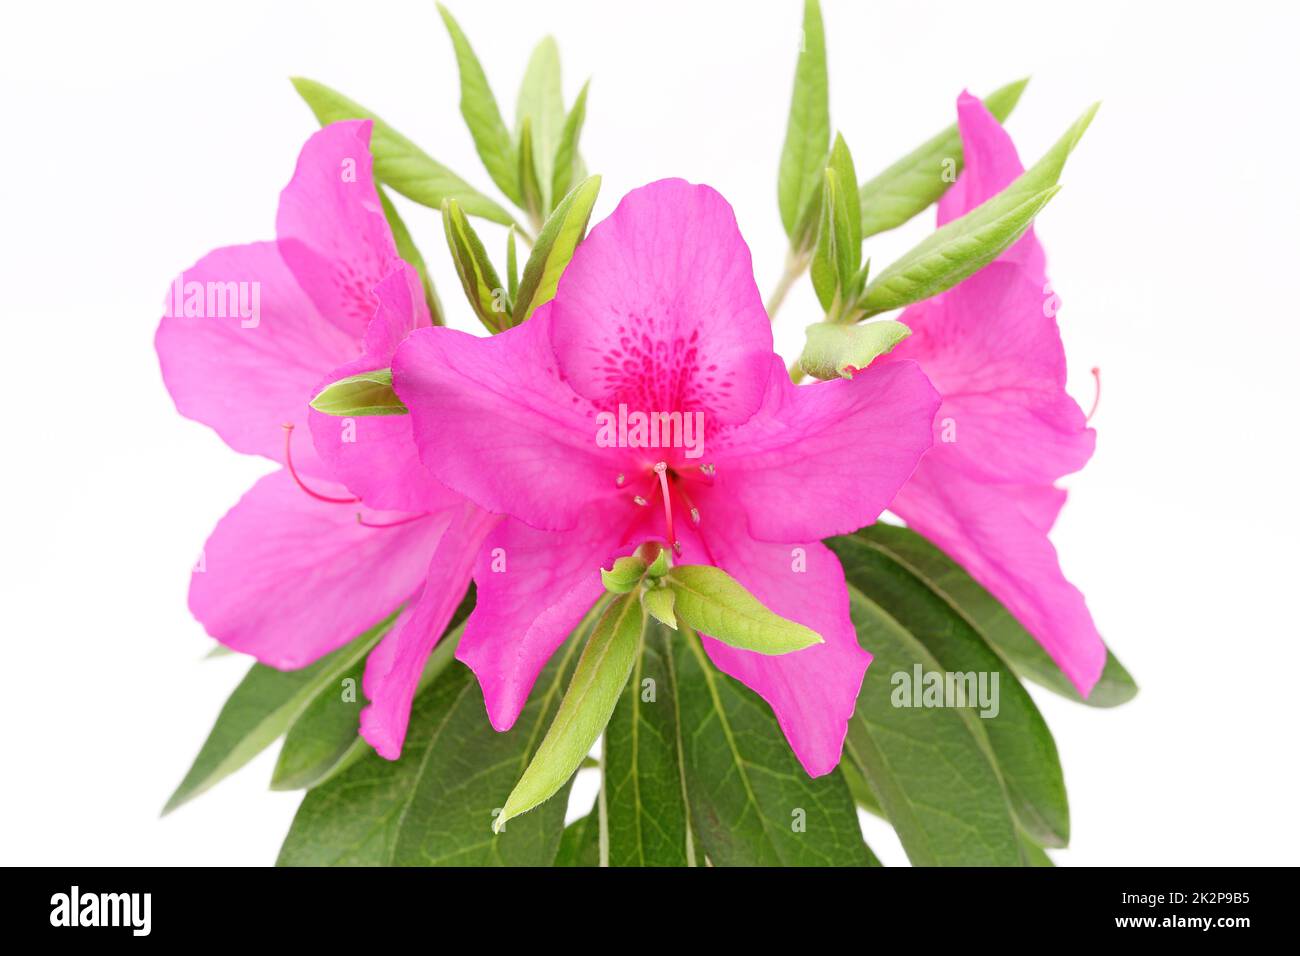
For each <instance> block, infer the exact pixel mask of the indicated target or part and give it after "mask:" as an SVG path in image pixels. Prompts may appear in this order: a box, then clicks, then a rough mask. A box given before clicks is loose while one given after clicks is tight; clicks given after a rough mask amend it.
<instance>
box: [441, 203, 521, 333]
mask: <svg viewBox="0 0 1300 956" xmlns="http://www.w3.org/2000/svg"><path fill="white" fill-rule="evenodd" d="M442 225H443V229H444V230H445V231H446V234H447V247H448V248H449V249H451V258H452V261H453V262H454V263H455V265H456V275H458V276H459V277H460V284H461V288H463V289H464V290H465V298H466V299H467V300H469V304H470V308H472V309H473V310H474V314H475V315H477V316H478V318H479V321H480V322H482V323H483V325H484V327H486V328H487V330H488V331H489V332H493V333H496V332H503V331H505V330H506V329H507V328H509V327H510V297H509V295H508V293H507V292H506V289H505V287H504V286H503V285H502V284H501V280H500V278H498V277H497V271H496V269H495V268H493V266H492V261H491V260H490V259H489V258H488V254H487V250H486V249H485V248H483V240H481V239H480V238H479V237H478V233H477V232H475V231H474V227H473V226H471V225H470V224H469V220H468V219H466V218H465V213H464V212H463V211H462V210H461V208H460V206H459V205H458V204H457V203H456V202H455V201H452V200H449V201H447V202H445V203H443V206H442Z"/></svg>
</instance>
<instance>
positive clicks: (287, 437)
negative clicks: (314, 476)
mask: <svg viewBox="0 0 1300 956" xmlns="http://www.w3.org/2000/svg"><path fill="white" fill-rule="evenodd" d="M292 441H293V425H292V423H288V422H286V423H285V425H284V465H285V467H286V468H288V469H289V477H291V478H292V479H293V481H294V484H296V485H297V486H298V487H299V488H301V489H302V490H303V491H304V492H306V493H307V494H308V495H310V496H311V497H313V498H315V499H316V500H317V501H325V502H328V503H329V504H332V505H351V504H356V503H357V502H358V501H360V500H361V499H360V498H333V497H331V496H329V495H322V494H321V493H320V492H319V491H312V490H311V489H310V488H308V487H307V486H306V485H304V484H303V483H302V479H301V478H299V477H298V471H297V469H295V468H294V467H293V455H292V454H290V452H289V446H290V445H291V444H292Z"/></svg>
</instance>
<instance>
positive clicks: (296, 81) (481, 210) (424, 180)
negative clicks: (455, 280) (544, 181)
mask: <svg viewBox="0 0 1300 956" xmlns="http://www.w3.org/2000/svg"><path fill="white" fill-rule="evenodd" d="M292 82H293V86H294V89H296V90H297V91H298V94H299V95H300V96H301V97H302V98H303V99H304V100H306V101H307V105H308V106H310V107H311V110H312V112H313V113H315V114H316V119H317V120H319V121H320V124H321V125H322V126H326V125H328V124H330V123H337V122H338V121H339V120H346V119H369V120H374V123H375V126H374V131H373V132H372V133H371V136H370V152H371V155H373V156H374V158H375V167H374V169H375V177H376V178H377V179H378V180H379V181H380V182H382V183H386V184H388V185H389V186H392V187H393V188H394V189H396V190H397V191H398V192H399V193H401V194H402V195H403V196H406V197H407V198H408V199H413V200H414V201H415V202H418V203H419V204H420V205H422V206H429V207H431V208H433V209H441V208H442V202H443V200H444V199H454V200H456V201H457V202H458V203H460V204H461V206H462V207H463V208H464V210H465V212H466V213H467V214H468V215H471V216H479V217H480V218H483V219H489V220H491V221H492V222H499V223H501V224H502V225H503V226H508V225H510V224H511V223H512V222H514V218H513V217H511V215H510V213H508V212H506V211H505V209H503V208H502V207H501V206H500V205H499V204H497V203H496V202H495V201H494V200H492V199H489V198H488V197H487V196H485V195H483V194H482V193H481V192H479V191H478V190H477V189H475V188H474V187H473V186H471V185H470V184H469V183H467V182H465V180H463V179H461V178H460V177H459V176H457V175H456V174H455V173H453V172H452V171H451V170H450V169H448V168H447V167H446V166H443V165H442V164H441V163H439V162H437V161H436V160H434V159H433V158H432V157H431V156H429V155H428V154H427V153H425V152H424V151H423V150H422V149H420V147H418V146H416V145H415V144H414V143H412V142H411V141H410V140H409V139H407V138H406V137H405V136H403V135H402V134H401V133H399V132H397V131H396V130H395V129H393V128H392V127H391V126H389V125H388V124H387V123H385V122H384V121H383V120H381V119H380V118H379V117H378V116H376V115H375V114H374V113H372V112H370V111H369V110H368V109H366V108H365V107H364V106H361V105H360V104H359V103H356V102H353V101H352V100H350V99H348V98H347V97H346V96H344V95H343V94H342V93H338V92H336V91H334V90H332V89H330V88H329V87H328V86H325V85H324V84H323V83H317V82H316V81H315V80H308V79H305V78H303V77H294V78H293V80H292Z"/></svg>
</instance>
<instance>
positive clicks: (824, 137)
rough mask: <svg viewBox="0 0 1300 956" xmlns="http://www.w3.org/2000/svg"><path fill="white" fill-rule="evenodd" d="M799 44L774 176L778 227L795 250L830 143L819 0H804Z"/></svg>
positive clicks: (824, 55) (828, 98)
mask: <svg viewBox="0 0 1300 956" xmlns="http://www.w3.org/2000/svg"><path fill="white" fill-rule="evenodd" d="M802 41H803V42H802V45H801V46H800V51H799V61H798V63H797V65H796V66H795V73H794V92H793V94H792V95H791V97H790V117H789V120H788V122H787V123H786V131H785V145H784V146H783V147H782V148H781V166H780V171H779V173H778V175H777V203H778V205H779V207H780V209H781V224H782V225H783V226H784V227H785V232H786V235H787V236H789V237H790V240H791V244H792V245H795V246H800V245H801V238H802V237H801V236H800V234H799V227H800V225H801V222H802V221H803V217H804V213H805V210H806V209H807V208H808V206H809V204H810V203H811V202H812V201H813V199H814V198H815V196H816V195H817V191H818V190H819V189H820V188H821V182H822V171H823V169H824V168H825V166H826V151H827V148H828V147H829V146H830V139H831V115H830V97H829V92H828V89H829V87H828V82H827V79H826V37H825V34H824V31H823V28H822V14H821V7H820V5H819V4H818V2H817V0H804V8H803V34H802Z"/></svg>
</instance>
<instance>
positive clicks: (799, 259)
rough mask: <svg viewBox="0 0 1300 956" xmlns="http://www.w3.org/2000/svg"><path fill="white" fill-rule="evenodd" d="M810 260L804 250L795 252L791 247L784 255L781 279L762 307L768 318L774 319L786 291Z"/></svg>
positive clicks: (801, 273) (787, 291)
mask: <svg viewBox="0 0 1300 956" xmlns="http://www.w3.org/2000/svg"><path fill="white" fill-rule="evenodd" d="M809 261H810V257H809V254H808V253H806V252H795V251H794V250H793V249H792V250H790V252H789V253H788V254H787V255H786V257H785V271H784V272H782V273H781V279H780V281H778V282H777V284H776V288H775V289H773V290H772V294H771V295H770V296H768V297H767V302H766V304H765V306H764V308H766V309H767V317H768V319H769V320H771V321H773V322H775V321H776V313H777V311H778V310H779V309H780V308H781V303H783V302H784V301H785V297H786V295H787V293H789V291H790V288H791V287H792V286H793V285H794V284H795V281H796V280H798V278H799V277H800V276H801V275H803V271H804V270H805V269H807V268H808V263H809Z"/></svg>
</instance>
